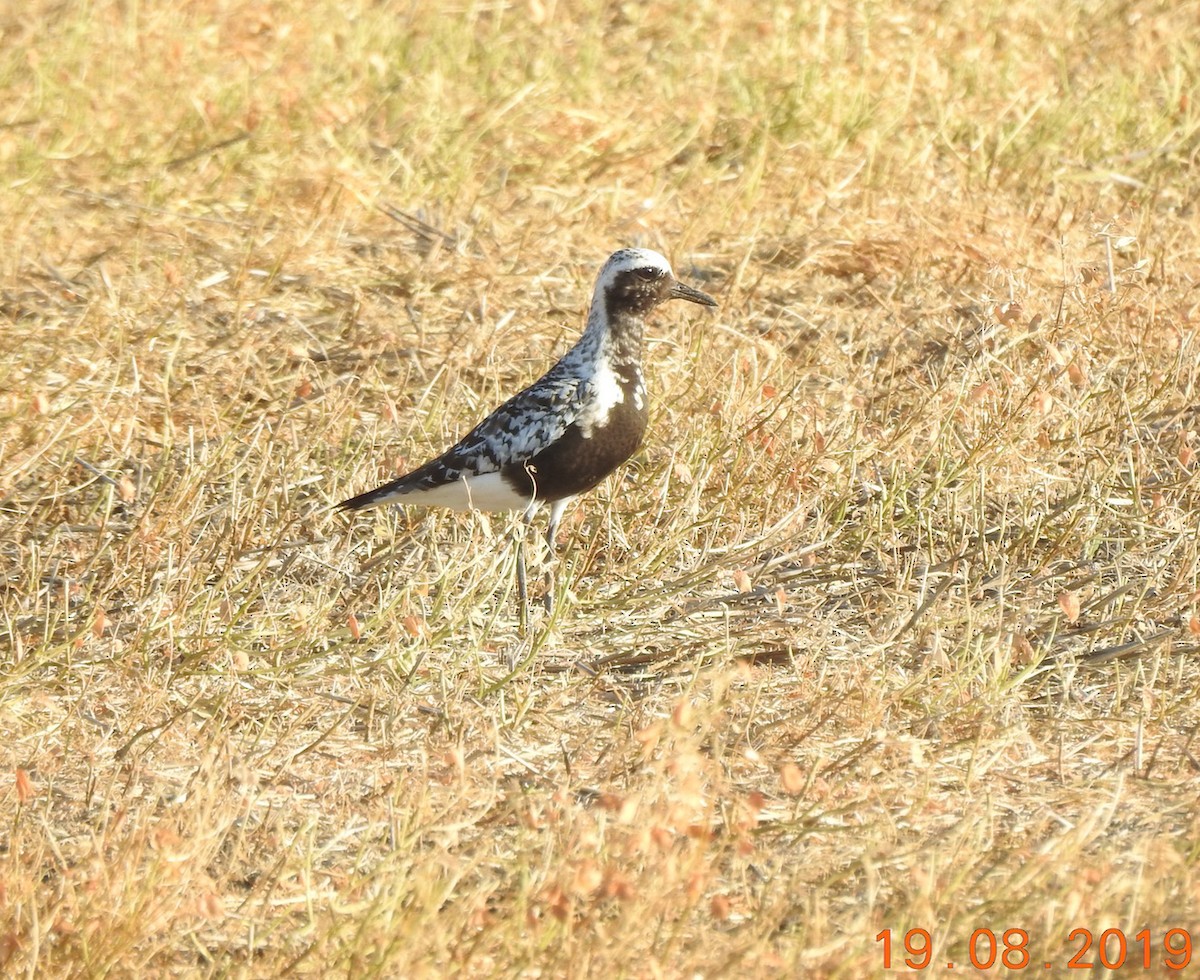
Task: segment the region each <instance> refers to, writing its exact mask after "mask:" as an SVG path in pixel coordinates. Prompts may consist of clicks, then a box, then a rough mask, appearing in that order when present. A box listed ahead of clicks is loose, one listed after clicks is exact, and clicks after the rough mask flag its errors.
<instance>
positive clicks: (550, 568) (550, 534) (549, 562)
mask: <svg viewBox="0 0 1200 980" xmlns="http://www.w3.org/2000/svg"><path fill="white" fill-rule="evenodd" d="M570 502H571V501H570V498H567V499H566V500H556V501H554V503H552V504H551V505H550V526H549V527H548V528H546V551H547V556H546V599H545V604H546V612H547V613H552V612H554V565H555V561H554V538H555V536H556V535H557V534H558V522H559V521H560V520H561V519H562V515H563V511H564V510H566V509H567V504H569V503H570Z"/></svg>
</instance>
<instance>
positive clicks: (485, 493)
mask: <svg viewBox="0 0 1200 980" xmlns="http://www.w3.org/2000/svg"><path fill="white" fill-rule="evenodd" d="M393 502H394V503H397V504H420V505H421V506H422V507H425V506H433V507H449V508H450V509H451V510H486V511H498V510H525V508H526V507H528V506H529V498H528V497H525V496H523V495H522V494H519V493H517V492H516V491H515V490H514V489H513V488H512V487H510V486H509V485H508V483H506V482H505V480H504V477H502V476H501V475H500V474H499V473H484V474H483V475H482V476H472V477H467V478H464V479H461V480H455V481H454V482H453V483H447V484H446V485H445V486H441V487H435V488H434V489H433V490H417V491H414V492H412V493H406V494H402V495H400V496H397V497H395V498H394V500H393Z"/></svg>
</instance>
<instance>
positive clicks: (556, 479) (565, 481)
mask: <svg viewBox="0 0 1200 980" xmlns="http://www.w3.org/2000/svg"><path fill="white" fill-rule="evenodd" d="M640 385H641V377H640V374H639V373H638V372H630V373H629V374H628V375H622V376H621V388H622V390H623V391H624V393H625V397H624V399H623V400H622V401H620V402H618V403H617V404H616V405H614V406H613V408H612V410H611V411H610V412H609V413H608V418H607V419H605V420H604V424H603V425H595V426H593V427H592V428H591V430H590V431H589V432H588V434H587V435H586V436H585V435H584V434H583V430H582V429H580V427H579V426H578V425H577V424H576V425H570V426H568V427H567V430H566V431H565V432H564V433H563V435H562V437H561V438H560V439H558V440H557V441H556V442H555V443H554V444H553V445H551V446H548V447H547V448H545V449H543V450H542V451H541V452H540V453H538V454H537V455H536V456H534V457H533V458H532V459H530V460H529V461H528V462H527V463H525V464H524V465H523V466H522V465H517V464H514V465H512V466H508V467H505V469H504V471H503V473H504V477H505V479H506V480H507V481H508V482H509V484H511V485H512V486H513V487H514V488H515V489H517V490H518V491H519V492H522V493H532V494H535V495H536V496H537V499H538V500H544V501H547V502H550V501H555V500H561V499H563V498H564V497H573V496H575V495H576V494H579V493H583V492H584V491H585V490H590V489H592V487H594V486H595V485H596V484H597V483H599V482H600V481H601V480H603V479H604V478H605V477H606V476H608V474H609V473H611V472H612V471H613V470H615V469H616V468H617V467H618V466H620V465H621V464H622V463H624V462H625V460H627V459H629V457H630V456H632V455H633V454H634V453H635V452H637V450H638V447H639V446H640V445H641V444H642V436H644V435H645V433H646V417H647V412H646V396H645V393H644V391H640V392H639V394H640V398H635V391H638V389H639V387H640ZM639 401H640V402H641V407H640V408H639V407H638V402H639Z"/></svg>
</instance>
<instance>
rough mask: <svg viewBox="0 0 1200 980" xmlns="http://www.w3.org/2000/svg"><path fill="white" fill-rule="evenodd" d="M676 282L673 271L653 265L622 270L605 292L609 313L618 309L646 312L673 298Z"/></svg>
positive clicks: (628, 311)
mask: <svg viewBox="0 0 1200 980" xmlns="http://www.w3.org/2000/svg"><path fill="white" fill-rule="evenodd" d="M674 282H675V280H674V279H673V278H672V277H671V276H670V275H668V274H667V273H665V272H663V271H662V270H661V269H657V268H655V267H653V266H643V267H639V268H636V269H629V270H628V271H626V272H622V273H620V274H619V275H618V276H617V277H616V279H615V281H614V282H613V284H612V285H611V286H609V287H608V290H607V292H606V293H605V296H604V300H605V304H606V305H607V307H608V313H609V315H610V316H611V315H613V314H617V313H632V314H634V315H635V316H644V315H645V314H647V313H649V312H650V311H651V310H652V309H654V307H656V306H658V305H659V304H660V303H665V302H666V301H667V300H669V299H670V298H671V286H672V285H673V284H674Z"/></svg>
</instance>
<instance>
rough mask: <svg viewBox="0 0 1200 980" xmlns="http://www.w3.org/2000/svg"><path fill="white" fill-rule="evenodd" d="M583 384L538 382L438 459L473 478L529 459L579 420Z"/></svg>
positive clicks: (568, 379) (567, 380) (574, 380)
mask: <svg viewBox="0 0 1200 980" xmlns="http://www.w3.org/2000/svg"><path fill="white" fill-rule="evenodd" d="M587 384H588V382H587V380H586V379H583V378H579V377H561V378H553V377H550V376H546V377H543V378H542V379H541V380H539V381H537V382H535V383H534V384H532V385H530V386H529V387H528V388H526V389H525V390H524V391H522V392H519V393H518V394H516V395H513V397H512V398H510V399H509V400H508V401H506V402H505V403H504V404H503V405H501V406H500V407H499V408H497V409H496V410H495V411H494V412H492V414H491V415H489V416H488V417H487V418H485V419H484V420H483V421H482V422H480V423H479V424H478V425H477V426H475V428H473V429H472V430H471V431H470V432H468V433H467V434H466V435H465V436H463V437H462V439H460V440H459V441H458V442H457V443H456V444H455V445H454V446H452V447H451V448H450V449H448V450H446V452H444V453H442V455H441V456H439V457H438V459H437V462H440V463H441V464H442V465H443V466H444V467H445V468H447V469H448V470H457V471H458V472H457V473H455V474H454V475H453V476H451V477H449V478H450V479H458V477H459V476H460V475H462V474H467V475H474V476H479V475H482V474H484V473H494V472H496V471H497V470H500V469H501V468H503V467H505V466H509V465H511V464H514V463H517V464H519V463H523V462H525V461H526V460H529V459H532V458H533V457H534V456H536V455H537V454H538V453H540V452H541V451H542V450H543V449H545V448H546V447H547V446H550V445H551V444H553V443H554V442H555V441H557V440H558V439H561V438H562V435H563V433H564V432H566V430H567V429H568V428H569V427H570V425H571V424H572V423H573V422H574V421H575V420H576V419H577V418H578V417H579V413H580V411H581V410H582V408H583V403H584V396H585V394H586V389H587Z"/></svg>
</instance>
